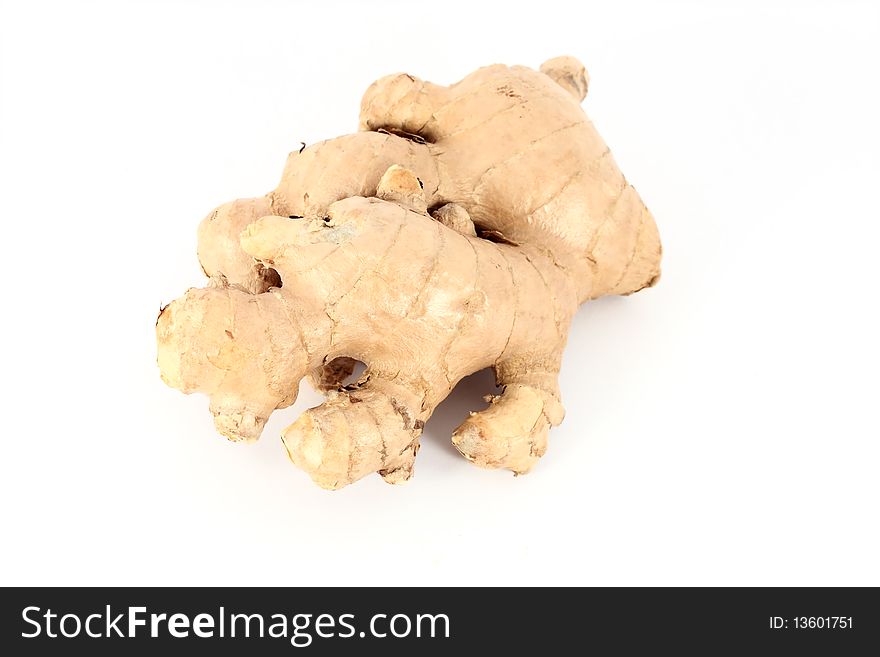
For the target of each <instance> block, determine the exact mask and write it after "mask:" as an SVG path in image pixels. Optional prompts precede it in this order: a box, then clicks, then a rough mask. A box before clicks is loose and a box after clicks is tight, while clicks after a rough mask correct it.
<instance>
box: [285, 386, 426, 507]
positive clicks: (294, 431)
mask: <svg viewBox="0 0 880 657" xmlns="http://www.w3.org/2000/svg"><path fill="white" fill-rule="evenodd" d="M389 385H391V386H393V384H389ZM402 397H404V396H401V397H398V396H397V395H396V394H395V392H394V391H393V390H391V391H389V390H388V389H386V388H383V387H380V386H373V385H370V384H367V385H366V386H364V387H363V388H360V389H358V390H354V391H352V392H350V393H342V392H331V393H330V395H329V398H328V400H327V401H326V402H324V403H323V404H321V405H320V406H317V407H315V408H312V409H309V410H308V411H306V412H305V413H303V414H302V415H301V416H300V417H299V419H298V420H297V421H296V422H294V423H293V424H292V425H290V426H289V427H288V428H287V429H286V430H285V431H284V433H283V434H282V438H281V439H282V441H283V442H284V446H285V447H286V449H287V453H288V455H289V456H290V460H291V461H293V462H294V463H295V464H296V465H297V466H298V467H300V468H301V469H302V470H305V471H306V473H308V475H309V476H310V477H311V478H312V479H313V480H314V481H315V483H317V484H318V485H319V486H321V487H322V488H327V489H330V490H335V489H337V488H342V487H343V486H346V485H348V484H350V483H352V482H354V481H357V480H358V479H361V478H362V477H365V476H366V475H368V474H370V473H373V472H378V473H379V474H380V475H382V477H384V479H385V480H386V481H388V482H389V483H401V482H403V481H406V480H408V479H409V478H410V477H411V476H412V469H413V462H414V460H415V455H416V452H417V451H418V448H419V435H420V434H421V430H422V426H423V422H421V421H419V420H417V419H416V418H415V416H414V415H413V414H412V412H411V411H410V410H408V409H409V404H408V403H407V402H405V401H403V399H402Z"/></svg>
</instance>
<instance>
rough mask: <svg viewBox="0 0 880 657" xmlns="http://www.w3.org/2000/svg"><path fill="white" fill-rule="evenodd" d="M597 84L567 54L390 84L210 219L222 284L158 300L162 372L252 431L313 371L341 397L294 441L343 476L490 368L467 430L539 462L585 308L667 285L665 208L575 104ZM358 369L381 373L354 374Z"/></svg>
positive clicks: (289, 440) (522, 459) (340, 481)
mask: <svg viewBox="0 0 880 657" xmlns="http://www.w3.org/2000/svg"><path fill="white" fill-rule="evenodd" d="M586 91H587V76H586V72H585V70H584V67H583V66H582V65H581V64H580V63H579V62H577V61H576V60H574V59H573V58H571V57H560V58H556V59H553V60H550V61H548V62H546V63H545V64H544V65H543V66H542V67H541V70H540V71H534V70H532V69H529V68H525V67H520V66H514V67H506V66H500V65H495V66H489V67H486V68H482V69H479V70H478V71H476V72H475V73H473V74H471V75H469V76H467V77H466V78H465V79H463V80H462V81H461V82H458V83H456V84H454V85H451V86H449V87H443V86H438V85H434V84H431V83H429V82H424V81H422V80H419V79H418V78H415V77H413V76H411V75H406V74H399V75H393V76H389V77H386V78H383V79H381V80H379V81H377V82H375V83H374V84H373V85H371V86H370V88H369V89H368V90H367V92H366V94H365V95H364V98H363V101H362V104H361V116H360V128H361V131H360V132H357V133H355V134H351V135H345V136H342V137H338V138H336V139H331V140H328V141H325V142H321V143H319V144H315V145H313V146H310V147H307V148H304V149H302V150H296V151H294V152H293V153H291V155H290V157H289V159H288V162H287V166H286V167H285V170H284V173H283V175H282V178H281V182H280V184H279V185H278V187H277V188H276V189H275V190H273V191H272V192H270V193H269V194H267V195H266V196H263V197H260V198H255V199H244V200H238V201H233V202H232V203H228V204H226V205H223V206H221V207H220V208H218V209H217V210H215V211H214V212H212V213H211V214H210V215H209V216H208V217H206V218H205V220H204V221H203V222H202V224H201V226H200V227H199V245H198V255H199V260H200V262H201V265H202V268H203V269H204V271H205V273H206V274H207V275H208V276H209V277H210V280H209V284H208V286H207V287H205V288H201V289H190V290H189V291H188V292H187V293H186V294H185V295H184V296H183V297H182V298H180V299H178V300H176V301H174V302H173V303H171V304H170V305H169V306H168V307H166V308H165V309H164V310H163V311H162V312H161V313H160V316H159V320H158V322H157V337H158V347H159V366H160V369H161V372H162V378H163V379H164V381H165V382H166V383H168V384H169V385H171V386H173V387H175V388H178V389H180V390H182V391H183V392H186V393H191V392H202V393H205V394H207V395H208V396H209V397H210V408H211V413H212V414H213V416H214V422H215V424H216V427H217V430H218V431H219V432H220V433H221V434H223V435H225V436H226V437H228V438H229V439H231V440H243V441H250V440H255V439H257V438H258V437H259V435H260V433H261V431H262V428H263V426H264V424H265V422H266V420H267V418H268V417H269V415H270V414H271V413H272V411H273V410H275V409H278V408H284V407H286V406H289V405H290V404H292V403H293V402H294V401H295V399H296V395H297V391H298V386H299V383H300V381H301V380H302V379H303V378H304V377H307V376H308V377H309V378H310V380H311V381H312V383H313V384H314V385H315V386H316V387H317V388H318V389H319V390H321V391H323V392H325V393H326V395H327V401H325V402H324V403H323V404H321V405H320V406H318V407H316V408H312V409H310V410H308V411H306V412H305V413H303V415H302V416H300V418H299V419H298V420H297V421H296V422H294V423H293V424H292V425H291V426H290V427H288V428H287V429H286V430H285V431H284V433H283V436H282V440H283V442H284V445H285V447H286V449H287V452H288V454H289V456H290V458H291V460H292V461H293V462H294V463H295V464H296V465H298V466H299V467H301V468H302V469H303V470H305V471H306V472H307V473H308V474H309V475H310V476H311V477H312V478H313V479H314V480H315V482H316V483H318V484H319V485H320V486H322V487H325V488H331V489H335V488H339V487H341V486H345V485H346V484H349V483H351V482H353V481H356V480H357V479H360V478H361V477H363V476H365V475H367V474H369V473H371V472H378V473H379V474H380V475H382V477H384V478H385V480H386V481H389V482H391V483H398V482H401V481H405V480H407V479H408V478H409V477H410V476H411V475H412V472H413V463H414V459H415V455H416V452H417V451H418V445H419V436H420V434H421V432H422V428H423V427H424V425H425V422H426V421H427V420H428V419H429V418H430V417H431V414H432V413H433V411H434V409H435V408H436V407H437V405H438V404H439V403H440V402H442V401H443V399H445V398H446V397H447V396H448V395H449V393H450V392H451V391H452V389H453V388H454V387H455V385H456V384H457V383H458V382H459V381H460V380H461V379H462V378H463V377H465V376H467V375H469V374H472V373H474V372H476V371H478V370H481V369H484V368H486V367H492V368H493V369H494V372H495V377H496V381H497V384H498V386H499V387H500V388H501V393H500V394H499V395H497V396H494V397H491V398H490V402H489V406H488V408H486V409H485V410H482V411H478V412H475V413H471V415H470V417H468V418H467V419H466V420H465V421H464V422H463V423H462V425H461V426H459V427H458V428H457V429H456V430H455V432H454V433H453V436H452V441H453V443H454V444H455V446H456V447H457V448H458V450H459V451H460V452H461V453H462V454H463V455H464V456H465V457H466V458H467V459H468V460H470V461H472V462H473V463H476V464H477V465H480V466H483V467H490V468H508V469H510V470H512V471H514V472H516V473H524V472H527V471H528V470H529V469H530V468H531V467H532V466H533V465H534V463H535V462H536V461H537V459H538V458H540V457H541V455H543V454H544V452H545V450H546V448H547V436H548V431H549V429H550V427H552V426H555V425H557V424H559V423H560V422H561V421H562V417H563V408H562V404H561V402H560V393H559V387H558V383H557V376H558V372H559V366H560V359H561V357H562V351H563V347H564V345H565V341H566V338H567V334H568V328H569V324H570V322H571V318H572V316H573V315H574V313H575V312H576V310H577V308H578V305H579V304H581V303H583V302H584V301H587V300H589V299H595V298H597V297H600V296H603V295H607V294H631V293H633V292H636V291H638V290H640V289H642V288H644V287H648V286H651V285H653V284H654V283H655V282H656V281H657V279H658V277H659V265H660V252H661V249H660V241H659V236H658V233H657V229H656V225H655V223H654V220H653V217H652V216H651V214H650V213H649V212H648V210H647V209H646V208H645V206H644V204H643V203H642V201H641V199H640V198H639V196H638V194H637V193H636V192H635V190H634V189H633V188H632V187H631V186H630V185H629V184H628V183H627V181H626V179H625V178H624V177H623V175H622V174H621V172H620V170H619V169H618V168H617V165H616V164H615V162H614V160H613V158H612V157H611V154H610V152H609V150H608V147H607V146H606V145H605V143H604V142H603V141H602V139H601V138H600V137H599V135H598V133H597V132H596V130H595V128H594V127H593V125H592V124H591V123H590V121H589V120H588V119H587V117H586V115H585V114H584V112H583V110H582V109H581V107H580V102H581V101H582V100H583V98H584V96H585V95H586ZM356 361H361V362H363V363H365V364H366V371H365V372H364V374H363V376H362V377H361V378H360V379H359V380H358V381H357V382H356V383H355V384H352V385H345V386H344V385H343V382H344V380H345V379H346V378H347V377H348V376H349V375H350V374H351V372H352V369H353V366H354V364H355V362H356Z"/></svg>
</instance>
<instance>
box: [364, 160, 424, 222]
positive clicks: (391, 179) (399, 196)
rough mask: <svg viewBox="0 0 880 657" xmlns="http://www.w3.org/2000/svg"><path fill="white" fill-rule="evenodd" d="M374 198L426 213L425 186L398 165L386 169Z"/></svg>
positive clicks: (412, 174)
mask: <svg viewBox="0 0 880 657" xmlns="http://www.w3.org/2000/svg"><path fill="white" fill-rule="evenodd" d="M376 196H377V197H378V198H381V199H384V200H386V201H391V202H392V203H397V204H398V205H402V206H403V207H405V208H407V209H409V210H415V211H416V212H422V213H424V212H427V211H428V205H427V202H426V201H425V184H424V183H423V182H422V181H421V180H419V178H418V176H416V174H414V173H413V172H412V171H410V170H409V169H407V168H405V167H402V166H400V165H398V164H395V165H393V166H390V167H388V170H387V171H386V172H385V173H384V174H382V178H380V179H379V186H378V187H377V189H376Z"/></svg>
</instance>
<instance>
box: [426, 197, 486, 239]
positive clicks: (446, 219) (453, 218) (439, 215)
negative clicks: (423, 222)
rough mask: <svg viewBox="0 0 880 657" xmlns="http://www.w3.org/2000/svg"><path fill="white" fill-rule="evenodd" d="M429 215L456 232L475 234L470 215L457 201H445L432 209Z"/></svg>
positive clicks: (474, 235)
mask: <svg viewBox="0 0 880 657" xmlns="http://www.w3.org/2000/svg"><path fill="white" fill-rule="evenodd" d="M431 216H432V217H433V218H434V219H436V220H437V221H439V222H440V223H441V224H443V225H444V226H446V227H447V228H451V229H452V230H454V231H455V232H456V233H461V234H462V235H468V236H469V237H476V236H477V230H476V228H475V227H474V222H473V221H471V216H470V215H469V214H468V211H467V210H465V209H464V208H463V207H461V206H460V205H459V204H458V203H447V204H446V205H444V206H441V207H439V208H437V209H436V210H434V211H433V212H432V213H431Z"/></svg>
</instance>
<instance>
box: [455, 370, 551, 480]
mask: <svg viewBox="0 0 880 657" xmlns="http://www.w3.org/2000/svg"><path fill="white" fill-rule="evenodd" d="M548 402H550V403H554V402H552V401H551V400H548V398H547V395H546V393H544V392H542V391H540V390H536V389H535V388H532V387H530V386H524V385H511V386H507V387H506V388H505V389H504V392H503V393H502V394H501V395H499V396H497V397H491V398H490V403H489V407H488V408H487V409H485V410H483V411H479V412H477V413H471V414H470V417H468V419H466V420H465V421H464V422H463V423H462V424H461V425H460V426H459V427H458V428H457V429H456V430H455V432H454V433H453V434H452V444H453V445H455V447H456V448H457V449H458V451H459V452H461V453H462V455H463V456H464V457H465V458H467V459H468V460H469V461H471V462H472V463H474V464H476V465H478V466H480V467H483V468H507V469H508V470H512V471H513V472H515V473H516V474H524V473H526V472H528V471H529V470H530V469H531V468H532V466H533V465H534V464H535V463H536V462H537V460H538V459H539V458H541V456H543V455H544V452H546V451H547V434H548V432H549V430H550V427H551V426H552V425H554V424H557V423H558V422H551V419H553V418H552V415H553V413H555V411H551V412H550V413H549V415H550V417H548V410H550V409H548V408H547V404H548Z"/></svg>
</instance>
